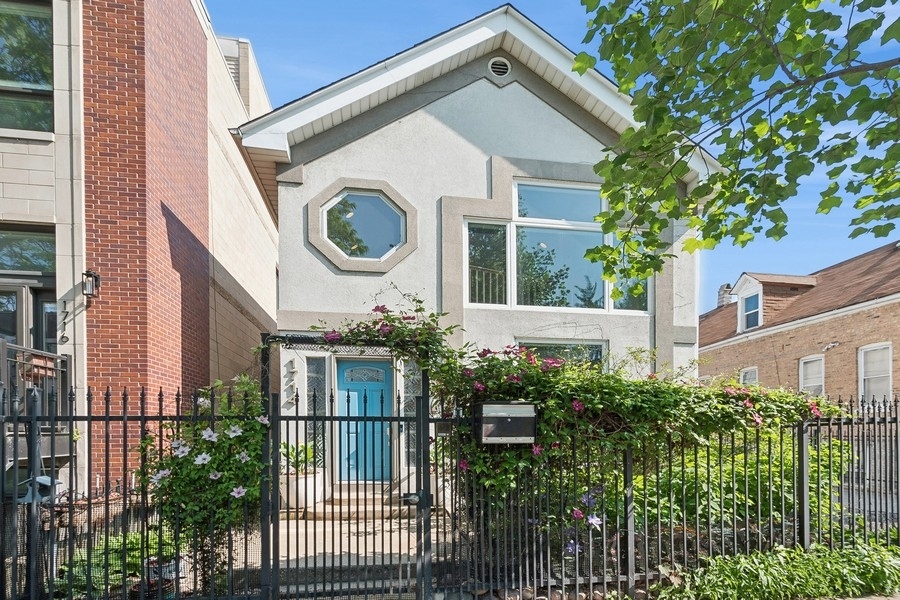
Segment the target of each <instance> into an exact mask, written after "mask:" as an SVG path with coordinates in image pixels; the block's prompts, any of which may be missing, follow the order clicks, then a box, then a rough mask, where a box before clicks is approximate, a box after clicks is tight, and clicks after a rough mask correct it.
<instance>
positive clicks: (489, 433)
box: [475, 402, 536, 444]
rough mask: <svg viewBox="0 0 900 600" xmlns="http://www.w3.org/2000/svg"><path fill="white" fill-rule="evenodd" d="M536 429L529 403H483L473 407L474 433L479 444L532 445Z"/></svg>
mask: <svg viewBox="0 0 900 600" xmlns="http://www.w3.org/2000/svg"><path fill="white" fill-rule="evenodd" d="M535 428H536V419H535V411H534V404H531V403H530V402H484V403H481V404H476V405H475V431H476V435H477V436H478V442H479V443H481V444H532V443H534V435H535Z"/></svg>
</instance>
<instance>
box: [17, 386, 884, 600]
mask: <svg viewBox="0 0 900 600" xmlns="http://www.w3.org/2000/svg"><path fill="white" fill-rule="evenodd" d="M411 377H412V376H411ZM6 389H7V390H8V389H10V388H9V387H7V388H6ZM22 389H27V387H26V388H22ZM11 399H12V404H10V405H11V406H12V405H15V406H16V407H17V408H16V409H15V410H11V411H10V412H7V413H4V414H3V415H2V416H0V419H2V431H3V434H4V436H5V439H4V444H3V445H2V446H0V464H2V465H4V469H3V471H2V472H0V484H2V489H3V490H4V494H3V501H2V504H0V524H2V543H0V596H2V598H3V599H4V600H5V599H10V600H12V599H14V598H15V599H18V598H29V599H37V598H51V597H59V598H122V599H126V598H127V599H134V600H137V599H140V598H174V597H182V596H186V595H191V596H192V597H225V598H238V597H239V598H257V597H258V598H266V599H268V598H275V597H283V598H307V597H309V598H332V597H335V598H354V597H369V598H403V597H409V598H430V597H441V596H443V597H447V598H449V597H461V598H468V597H475V596H476V595H477V594H478V593H479V592H483V591H485V590H494V591H511V590H519V591H520V592H521V591H522V590H524V589H526V588H530V589H531V590H532V591H533V593H534V594H535V595H539V594H546V595H547V596H548V597H551V596H552V595H553V592H554V591H558V592H559V593H562V594H569V593H570V592H574V593H575V594H576V596H577V595H578V594H580V593H582V592H584V593H586V594H587V596H588V597H590V596H591V594H592V593H593V592H598V593H599V594H605V596H602V597H610V596H611V592H612V591H616V592H619V593H629V592H632V591H634V590H636V589H640V588H647V587H649V586H651V585H652V584H653V583H654V582H655V581H658V580H659V579H660V578H661V577H662V575H661V573H663V572H671V570H673V569H674V570H677V569H690V568H694V567H697V566H700V565H702V564H703V562H704V560H706V559H707V558H708V557H712V556H719V555H723V554H734V553H746V552H751V551H753V550H757V549H761V550H765V549H768V548H772V547H773V546H776V545H784V546H795V545H800V546H808V545H809V544H812V543H821V544H827V545H830V546H841V545H847V544H855V543H860V542H880V543H894V544H900V419H898V402H897V400H896V399H895V400H894V401H882V402H866V403H859V402H856V401H847V402H844V403H843V406H844V409H845V416H843V417H841V418H834V419H822V420H814V421H810V422H806V423H802V424H799V425H796V426H792V427H787V428H784V429H782V430H781V431H778V432H777V433H775V434H767V433H764V432H762V431H758V430H754V429H748V430H746V431H743V432H741V433H738V434H722V435H720V436H718V437H717V438H715V439H713V440H711V442H710V443H709V444H706V445H691V446H688V445H685V444H682V443H680V441H679V440H677V439H671V440H668V442H667V443H665V444H663V445H662V446H660V447H659V448H654V449H652V450H651V449H646V448H643V449H634V450H633V451H628V452H625V453H623V454H622V455H610V456H599V455H598V456H592V457H587V460H581V461H580V462H579V464H566V463H565V459H560V462H559V463H558V464H551V465H550V468H547V469H544V470H542V471H540V472H532V471H523V472H521V474H520V476H519V477H518V479H517V480H516V481H515V488H514V489H505V490H495V489H491V488H485V487H483V486H482V485H481V484H480V483H479V480H478V479H477V478H476V477H474V476H473V475H472V473H471V472H469V471H467V470H466V469H465V468H462V466H461V465H462V463H461V461H464V460H465V459H466V457H465V455H464V453H463V451H462V450H461V446H459V444H458V438H457V436H455V435H453V433H454V431H456V430H458V428H459V427H461V426H464V425H466V426H467V425H470V424H471V416H469V415H462V414H454V413H453V411H452V410H451V411H445V410H442V409H440V408H437V409H433V408H432V405H431V403H430V402H429V401H428V387H427V377H425V378H423V379H422V380H421V381H419V383H418V384H417V386H416V387H415V388H414V389H413V388H407V389H406V393H405V394H402V395H400V396H392V397H388V396H386V395H384V394H372V395H370V394H368V393H367V392H364V393H362V394H361V395H360V396H359V397H356V396H353V397H352V398H351V396H350V395H349V394H344V395H341V394H336V393H333V392H331V391H325V392H324V393H319V392H318V391H317V392H314V393H313V394H312V395H311V396H310V397H308V398H300V397H299V396H295V397H294V398H281V397H278V396H277V395H276V396H272V397H271V398H268V399H266V401H267V406H266V412H265V414H264V415H257V414H254V413H252V412H250V411H247V412H246V413H241V411H239V410H238V411H234V410H233V411H231V412H230V413H229V414H230V415H231V416H229V417H228V420H227V422H226V420H224V417H221V415H222V414H223V413H222V411H219V410H217V408H216V407H217V406H219V407H223V406H229V407H231V406H240V399H239V398H234V397H229V396H228V395H227V394H226V395H225V396H219V397H216V396H210V395H209V394H203V395H201V394H188V395H184V396H182V395H179V394H172V395H166V394H163V393H162V392H160V393H149V392H146V391H141V392H139V393H137V394H129V393H127V392H125V393H111V392H110V391H106V392H104V393H101V394H94V393H90V394H89V395H88V397H87V399H86V403H85V404H86V406H87V407H88V410H87V411H86V412H85V413H84V414H76V411H74V410H73V409H72V408H73V407H72V403H73V402H74V395H69V396H67V397H66V398H63V399H61V400H60V399H59V398H55V397H53V398H51V397H48V398H47V399H46V404H45V405H44V404H41V403H42V402H44V400H43V399H38V396H37V395H35V394H32V395H31V397H30V399H29V397H28V396H27V395H26V394H17V395H16V396H15V397H12V398H11ZM9 400H10V396H7V401H9ZM23 402H31V408H23V407H22V404H21V403H23ZM58 404H65V406H58ZM425 407H428V408H425ZM201 408H202V409H203V410H201ZM260 419H262V421H266V422H267V424H268V429H267V432H268V433H267V434H266V439H265V443H264V445H263V450H262V452H263V456H264V457H265V460H264V462H265V465H266V466H265V469H264V471H263V473H262V476H261V477H260V478H259V480H258V481H247V482H242V483H244V485H242V486H240V487H241V488H242V489H243V491H244V494H246V495H244V494H241V493H238V490H235V493H234V494H232V495H231V499H230V500H229V499H223V502H222V509H223V510H224V509H230V508H233V507H234V506H235V503H238V504H239V505H240V506H242V507H244V509H243V510H244V512H243V517H242V520H241V522H240V524H239V525H233V526H230V527H228V529H227V531H226V532H225V535H214V531H213V530H212V526H213V524H212V523H211V524H210V530H209V534H208V536H207V535H205V534H204V529H203V527H199V528H198V527H197V526H196V523H193V524H190V523H187V522H185V521H179V520H178V519H177V518H175V519H174V520H173V518H172V517H171V516H167V515H171V514H173V512H172V511H171V510H168V511H167V509H165V507H164V506H162V505H161V504H160V500H159V499H158V498H156V496H155V495H154V492H153V489H154V488H153V486H154V485H156V484H158V483H159V481H160V477H163V476H165V475H164V474H161V471H164V470H165V469H162V468H161V465H162V463H159V462H154V459H153V457H152V456H148V451H147V448H148V447H152V448H153V452H157V453H175V452H179V444H180V443H182V442H183V440H184V439H185V436H186V435H187V434H186V433H185V432H187V431H189V430H193V431H197V432H200V431H203V433H204V435H205V436H206V437H207V438H209V439H211V438H212V437H214V436H223V438H222V439H225V437H227V436H228V435H229V434H228V432H229V431H231V432H236V431H238V430H242V431H244V430H249V429H251V426H252V425H253V423H260V422H262V421H261V420H260ZM226 426H227V427H226ZM192 428H193V429H192ZM204 428H209V430H210V433H208V434H207V433H205V429H204ZM164 431H170V432H173V437H170V438H168V440H169V441H168V442H167V444H168V445H165V444H163V445H158V444H157V445H153V446H148V445H147V444H146V443H145V442H146V440H147V439H149V436H155V437H154V439H157V440H158V439H164V436H160V432H164ZM48 432H52V435H49V434H48ZM48 435H49V437H45V436H48ZM236 439H240V438H236ZM174 440H179V442H175V441H174ZM173 444H174V445H173ZM486 451H489V450H486ZM187 452H188V451H185V453H187ZM577 454H578V453H576V452H575V451H574V448H573V451H572V452H571V456H573V457H574V456H576V455H577ZM562 455H563V456H565V453H562ZM190 456H191V457H194V456H195V455H194V454H191V455H190ZM196 456H197V458H195V459H193V458H192V460H199V462H198V464H197V465H196V467H197V471H198V472H200V471H201V470H202V469H203V468H205V466H206V464H207V463H205V462H203V460H202V459H200V458H199V457H200V455H199V454H197V455H196ZM229 456H231V457H232V458H233V459H234V460H241V454H240V452H238V451H237V449H236V450H234V451H233V452H232V454H231V455H229ZM151 466H155V468H156V470H154V469H153V468H150V467H151ZM601 466H602V468H601ZM203 473H205V471H203ZM566 473H567V474H569V475H563V474H566ZM212 475H214V472H211V473H210V477H207V479H201V480H198V481H208V484H209V485H212V482H213V481H216V480H215V479H211V476H212ZM204 477H206V475H205V474H204ZM254 489H256V490H259V492H260V494H259V496H253V494H252V493H248V492H247V490H254ZM241 498H243V500H242V499H241ZM248 498H250V499H249V500H248ZM169 508H170V509H171V508H172V507H169ZM175 512H177V511H175ZM189 525H190V526H189ZM211 541H214V542H215V544H216V547H215V550H216V551H215V552H213V553H209V552H207V551H206V550H205V549H206V548H208V547H209V544H207V543H206V542H211Z"/></svg>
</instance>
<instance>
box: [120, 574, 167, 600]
mask: <svg viewBox="0 0 900 600" xmlns="http://www.w3.org/2000/svg"><path fill="white" fill-rule="evenodd" d="M160 597H162V598H163V599H164V600H172V599H173V598H175V580H174V579H153V580H150V581H139V582H138V583H135V584H134V585H132V586H131V587H130V588H128V600H152V599H153V598H156V599H157V600H158V599H159V598H160Z"/></svg>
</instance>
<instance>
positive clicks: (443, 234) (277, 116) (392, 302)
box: [234, 5, 709, 456]
mask: <svg viewBox="0 0 900 600" xmlns="http://www.w3.org/2000/svg"><path fill="white" fill-rule="evenodd" d="M573 59H574V55H573V54H572V52H570V51H569V50H568V49H566V48H565V47H563V46H562V45H561V44H560V43H559V42H557V41H556V40H555V39H553V38H552V37H551V36H550V35H548V34H547V33H546V32H545V31H543V30H542V29H540V28H539V27H538V26H537V25H535V24H534V23H532V22H531V21H529V20H528V19H527V18H525V17H524V16H523V15H522V14H521V13H519V12H517V11H516V10H515V9H514V8H513V7H511V6H509V5H506V6H503V7H501V8H498V9H496V10H494V11H491V12H489V13H486V14H484V15H482V16H480V17H477V18H475V19H474V20H472V21H470V22H468V23H465V24H463V25H460V26H458V27H456V28H454V29H452V30H450V31H447V32H445V33H443V34H440V35H438V36H436V37H434V38H431V39H429V40H427V41H425V42H423V43H421V44H419V45H417V46H415V47H413V48H411V49H409V50H407V51H405V52H402V53H400V54H398V55H396V56H393V57H391V58H389V59H387V60H385V61H382V62H380V63H377V64H375V65H373V66H371V67H369V68H367V69H365V70H363V71H360V72H358V73H356V74H354V75H351V76H349V77H347V78H345V79H342V80H340V81H338V82H336V83H333V84H331V85H329V86H326V87H324V88H322V89H320V90H318V91H316V92H313V93H312V94H310V95H308V96H306V97H303V98H300V99H299V100H296V101H294V102H292V103H289V104H287V105H285V106H283V107H281V108H279V109H277V110H275V111H273V112H271V113H270V114H268V115H265V116H263V117H261V118H259V119H256V120H254V121H251V122H249V123H247V124H245V125H242V126H241V127H240V128H239V129H237V130H236V131H235V132H234V133H235V136H236V137H237V138H238V139H239V141H240V144H241V145H242V147H243V148H244V149H245V152H246V155H247V157H248V159H249V161H250V164H251V165H252V167H253V169H254V171H255V172H256V174H257V177H258V178H259V181H260V183H261V185H262V186H263V188H264V189H265V190H266V193H267V194H268V197H269V199H270V200H271V201H276V200H277V209H278V214H279V218H280V222H281V231H280V233H281V237H280V240H281V246H280V251H279V268H280V277H279V303H278V330H279V331H280V332H285V333H302V332H307V331H309V330H310V327H311V326H314V325H317V324H320V322H322V321H324V322H327V323H329V324H332V325H338V324H340V323H341V322H342V321H343V320H347V319H349V320H354V319H359V318H363V317H365V316H367V315H368V314H369V311H370V310H371V308H372V307H373V306H375V304H376V303H377V304H385V305H387V306H389V307H395V306H398V305H402V304H400V303H399V302H398V301H399V299H400V298H399V294H398V293H397V290H399V291H401V292H404V293H413V294H416V295H418V296H419V297H420V298H421V299H422V300H423V301H424V302H425V305H426V306H430V307H434V308H435V309H436V310H438V311H441V312H445V313H448V316H447V320H448V322H453V323H457V324H459V325H460V326H461V329H460V330H459V333H458V334H457V335H456V337H455V339H454V340H453V342H454V343H456V344H462V343H463V342H472V343H473V344H475V345H477V346H479V347H489V348H495V349H496V348H501V347H503V346H505V345H508V344H522V345H527V346H538V347H543V348H544V350H545V351H547V352H554V353H557V352H561V351H564V350H565V349H567V348H571V347H579V348H581V349H582V350H584V353H585V355H590V356H593V357H595V358H597V357H600V356H605V355H606V354H607V353H611V354H612V355H615V356H622V355H624V354H625V353H626V352H627V351H628V350H629V349H630V348H635V347H642V348H655V349H656V350H657V351H658V363H657V365H656V366H651V367H650V368H662V367H663V366H665V365H669V366H672V365H674V366H684V365H689V364H690V363H691V361H692V360H693V359H694V358H695V357H696V351H697V344H696V342H697V330H696V306H695V288H696V282H697V262H696V260H695V259H694V258H693V257H679V258H678V259H677V260H670V261H668V262H667V264H666V268H665V270H664V271H663V272H662V273H661V274H660V275H658V276H657V277H655V278H653V280H651V281H649V282H644V283H645V286H646V287H645V292H644V293H643V294H641V295H638V296H633V295H630V294H626V296H625V297H624V298H622V299H621V300H616V301H613V300H612V299H611V296H610V294H611V291H612V288H611V286H610V285H609V284H607V283H605V282H604V281H603V280H602V278H601V265H599V264H594V263H590V262H588V261H586V260H585V259H584V258H583V256H584V252H585V250H586V249H587V248H590V247H594V246H597V245H602V244H607V243H611V242H612V239H611V238H610V236H605V235H604V234H603V233H602V232H601V230H600V227H599V225H598V224H597V223H596V222H595V221H594V215H596V214H597V213H598V212H599V211H600V210H601V206H602V205H601V199H600V196H599V194H598V191H597V184H598V179H597V177H596V175H595V174H594V171H593V168H592V167H593V164H594V163H595V162H596V161H597V159H598V157H600V156H601V155H602V153H603V152H604V151H606V149H607V148H608V147H609V146H610V144H612V143H613V142H614V141H615V140H616V139H617V136H618V135H619V134H620V132H622V131H623V130H624V129H625V128H627V127H629V126H632V125H633V124H634V123H633V120H632V115H631V109H630V105H629V99H628V98H627V97H625V96H623V95H621V94H619V93H618V91H617V89H616V86H615V85H614V84H612V83H611V82H610V81H608V80H607V79H605V78H604V77H603V76H601V75H600V74H599V73H597V72H593V71H592V72H589V73H587V74H586V75H585V76H583V77H581V76H578V75H577V74H575V73H573V72H572V64H573ZM702 164H704V163H703V161H701V160H699V157H698V158H697V159H696V160H695V161H694V162H693V163H692V165H694V166H696V167H698V168H700V165H702ZM706 164H709V163H706ZM700 175H701V173H698V172H697V171H696V170H695V171H692V172H691V173H690V174H689V176H688V178H687V180H686V181H685V182H684V183H685V185H686V186H688V187H690V186H693V185H695V184H696V183H697V180H698V177H699V176H700ZM672 235H673V236H674V239H675V240H676V246H675V247H676V250H675V252H676V253H679V249H680V242H681V241H682V239H683V238H684V237H685V236H687V235H689V232H688V230H687V228H686V227H683V226H682V225H681V224H675V225H674V227H673V229H672ZM634 283H635V282H624V284H622V285H623V288H624V289H625V291H626V292H627V291H628V290H630V289H631V286H632V285H634ZM308 350H309V351H307V352H296V351H290V352H284V353H283V354H282V356H283V361H284V362H285V363H288V364H287V367H288V368H286V369H285V370H284V373H285V376H284V378H283V387H282V390H283V392H284V394H285V395H287V396H291V395H293V394H294V393H295V392H298V391H299V392H300V395H301V397H306V396H307V393H310V392H312V391H313V390H315V391H317V392H318V394H319V395H318V397H319V398H320V399H321V398H323V396H322V391H323V390H324V389H326V387H327V388H328V389H332V385H333V384H335V383H336V384H337V388H338V390H339V391H340V392H341V393H343V392H344V391H345V390H349V387H353V388H354V390H356V388H360V386H361V385H362V384H363V383H364V384H365V387H366V389H367V393H368V394H369V395H370V396H372V395H373V394H374V395H379V394H381V393H382V392H384V393H385V395H386V397H388V398H391V397H392V394H393V393H394V392H395V391H399V392H400V393H403V391H404V386H405V384H404V383H403V382H401V381H398V380H397V379H398V378H399V377H401V376H402V373H398V372H395V371H394V370H393V369H392V368H391V364H390V362H388V361H387V360H383V361H379V360H375V359H365V360H363V359H362V358H359V357H352V356H345V357H340V356H338V357H335V356H333V355H330V354H326V353H322V352H321V351H319V352H317V351H315V349H314V348H310V349H308ZM406 384H409V381H407V382H406ZM348 386H349V387H348ZM414 386H415V384H413V387H406V388H405V391H406V394H407V397H409V396H410V395H415V394H416V393H417V392H416V389H415V387H414ZM360 389H361V388H360ZM342 397H344V396H342ZM358 398H359V399H360V401H361V399H362V392H361V391H360V393H359V394H358ZM298 404H301V405H302V406H299V407H298V410H300V411H303V410H306V406H305V402H302V403H298ZM286 406H289V405H286ZM350 410H351V411H352V410H355V409H354V408H351V409H350ZM359 410H363V409H362V407H360V408H359ZM395 451H396V448H395ZM389 454H390V453H389V452H384V453H383V456H388V455H389Z"/></svg>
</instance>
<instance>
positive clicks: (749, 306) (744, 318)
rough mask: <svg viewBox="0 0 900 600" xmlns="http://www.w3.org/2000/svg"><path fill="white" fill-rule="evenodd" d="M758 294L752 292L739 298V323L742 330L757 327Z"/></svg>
mask: <svg viewBox="0 0 900 600" xmlns="http://www.w3.org/2000/svg"><path fill="white" fill-rule="evenodd" d="M759 321H760V319H759V294H758V293H756V294H753V295H751V296H746V297H744V298H741V324H742V325H743V327H742V330H746V329H753V328H754V327H759Z"/></svg>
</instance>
